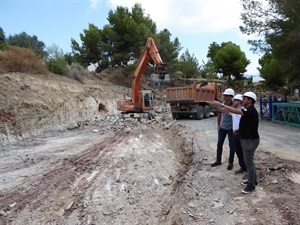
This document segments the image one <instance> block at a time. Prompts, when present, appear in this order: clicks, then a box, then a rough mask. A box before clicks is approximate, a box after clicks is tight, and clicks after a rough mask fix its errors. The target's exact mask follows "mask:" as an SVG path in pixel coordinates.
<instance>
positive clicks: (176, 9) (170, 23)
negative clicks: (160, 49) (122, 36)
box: [109, 0, 242, 33]
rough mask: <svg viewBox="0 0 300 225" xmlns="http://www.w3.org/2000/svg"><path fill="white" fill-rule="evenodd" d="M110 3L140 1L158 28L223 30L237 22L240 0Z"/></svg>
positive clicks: (113, 3)
mask: <svg viewBox="0 0 300 225" xmlns="http://www.w3.org/2000/svg"><path fill="white" fill-rule="evenodd" d="M109 3H110V5H111V6H112V7H113V8H115V7H116V6H124V7H128V8H129V9H131V7H132V6H133V5H134V4H135V3H140V4H141V5H142V8H143V9H144V10H145V13H146V14H149V15H150V17H151V19H152V20H153V21H154V22H156V24H157V26H158V29H159V30H162V29H164V28H167V29H168V30H170V32H171V33H173V32H174V33H183V32H184V33H199V32H218V33H219V32H222V31H225V30H229V29H233V28H236V27H237V26H239V24H240V23H241V22H240V13H241V11H242V6H241V4H240V2H239V0H226V1H225V0H185V1H184V0H177V1H176V0H161V1H160V2H159V4H153V2H152V1H149V0H139V1H137V0H109Z"/></svg>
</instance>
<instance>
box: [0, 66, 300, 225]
mask: <svg viewBox="0 0 300 225" xmlns="http://www.w3.org/2000/svg"><path fill="white" fill-rule="evenodd" d="M111 75H112V73H111V72H109V71H108V72H107V73H106V74H105V73H104V74H102V75H101V76H99V75H98V76H94V75H91V76H90V77H87V78H86V79H85V80H84V82H83V83H79V82H77V81H74V80H71V79H69V78H66V77H60V76H56V75H47V76H44V75H43V76H42V75H28V74H1V75H0V105H1V108H0V141H1V144H0V158H1V160H0V180H1V182H0V224H170V225H179V224H220V225H221V224H249V225H250V224H251V225H252V224H255V225H256V224H257V225H258V224H278V225H281V224H286V225H290V224H300V172H299V171H300V148H299V146H300V130H299V128H295V127H289V126H284V125H278V124H274V123H272V122H270V121H260V127H259V132H260V136H261V143H260V145H259V147H258V149H257V152H256V155H255V162H256V167H257V172H258V183H259V184H258V186H257V187H256V191H254V192H253V193H251V194H249V195H243V194H242V193H241V190H242V188H243V187H242V186H241V185H240V182H241V177H242V174H240V175H235V174H234V170H235V169H238V164H237V158H235V162H234V170H231V171H228V170H227V169H226V167H227V160H228V154H229V153H228V144H227V142H226V143H225V144H224V152H223V164H222V165H221V166H219V167H213V168H212V167H211V166H210V163H212V162H213V161H214V159H215V153H216V141H217V132H216V117H211V118H208V119H205V120H201V121H196V120H180V121H173V120H172V119H171V115H170V112H169V111H168V107H167V106H166V104H165V103H164V102H163V101H161V102H160V103H159V105H157V107H156V119H154V120H151V121H147V120H144V119H139V120H137V119H131V118H127V119H125V120H124V119H120V118H119V117H118V114H119V112H118V111H117V110H116V100H117V99H118V98H120V97H121V98H122V97H123V96H124V94H126V95H130V89H128V88H125V87H122V86H119V85H116V84H113V83H111V82H110V81H109V79H108V77H109V76H111ZM156 91H157V93H159V92H160V91H162V90H156Z"/></svg>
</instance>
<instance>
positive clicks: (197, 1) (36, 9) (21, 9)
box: [0, 0, 259, 80]
mask: <svg viewBox="0 0 300 225" xmlns="http://www.w3.org/2000/svg"><path fill="white" fill-rule="evenodd" d="M135 3H141V5H142V8H143V9H144V10H145V13H146V14H149V15H150V18H151V19H152V20H153V21H154V22H155V23H156V24H157V28H158V31H160V30H163V29H165V28H167V29H168V30H169V31H170V33H171V34H172V40H174V38H175V37H178V38H179V41H180V43H181V46H182V47H183V51H185V50H186V49H188V50H189V52H190V54H193V55H194V56H195V57H196V58H197V59H198V61H199V63H200V64H202V61H204V62H206V61H207V58H206V55H207V52H208V47H209V45H210V44H211V43H212V42H214V41H215V42H217V43H218V44H221V43H222V42H227V41H232V42H233V43H235V44H237V45H239V46H240V47H241V50H242V51H243V52H245V54H246V57H247V58H248V59H249V60H250V61H251V64H250V65H249V66H248V67H247V70H248V72H247V73H246V74H248V75H252V76H254V80H258V79H259V77H258V71H257V70H256V67H257V66H258V64H257V60H258V58H259V56H258V55H254V54H252V52H251V51H250V47H251V46H250V45H248V44H247V40H248V38H249V37H248V36H246V35H242V34H241V33H240V31H239V26H241V25H243V24H242V21H241V20H240V14H241V12H242V6H241V4H240V1H239V0H226V1H225V0H161V1H156V0H153V1H150V0H139V1H138V0H0V26H1V27H2V29H3V30H4V32H5V34H6V36H8V35H14V34H19V33H21V32H23V31H25V32H26V33H27V34H29V35H36V36H37V37H38V39H39V40H40V41H43V42H44V43H45V44H46V46H50V45H52V44H57V45H58V46H59V47H60V48H62V49H63V50H64V52H65V53H66V52H70V51H71V47H70V45H71V38H74V39H75V40H77V41H78V42H79V41H80V38H79V34H80V33H82V32H83V30H84V29H86V28H88V24H89V23H92V24H94V25H96V26H98V28H103V26H104V25H105V24H108V21H107V15H108V11H109V10H111V9H112V10H114V9H115V8H116V6H124V7H128V8H129V9H131V7H132V6H133V5H134V4H135ZM145 42H146V40H145Z"/></svg>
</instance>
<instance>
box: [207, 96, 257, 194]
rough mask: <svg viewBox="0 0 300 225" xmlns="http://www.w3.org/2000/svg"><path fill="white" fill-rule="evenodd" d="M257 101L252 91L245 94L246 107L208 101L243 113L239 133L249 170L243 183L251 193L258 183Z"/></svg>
mask: <svg viewBox="0 0 300 225" xmlns="http://www.w3.org/2000/svg"><path fill="white" fill-rule="evenodd" d="M255 102H256V94H254V93H253V92H251V91H248V92H246V93H245V94H243V102H242V105H243V106H244V107H245V108H244V109H235V108H232V107H230V106H227V105H225V104H224V103H220V102H218V101H213V102H208V103H209V104H212V105H214V106H216V107H218V108H222V109H223V110H225V111H228V112H231V113H236V114H239V115H241V120H240V125H239V133H240V139H241V146H242V149H243V154H244V160H245V164H246V167H247V171H248V181H245V182H242V183H241V184H242V185H244V186H246V188H245V189H244V190H242V193H244V194H249V193H251V192H252V191H254V190H255V186H256V185H257V181H256V169H255V164H254V153H255V150H256V148H257V147H258V145H259V134H258V121H259V120H258V112H257V110H256V109H255V107H254V103H255Z"/></svg>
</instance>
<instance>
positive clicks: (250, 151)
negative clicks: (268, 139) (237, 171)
mask: <svg viewBox="0 0 300 225" xmlns="http://www.w3.org/2000/svg"><path fill="white" fill-rule="evenodd" d="M258 145H259V138H258V139H241V146H242V149H243V154H244V161H245V164H246V167H247V172H248V183H249V184H252V185H255V181H256V168H255V164H254V153H255V150H256V148H257V146H258Z"/></svg>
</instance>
